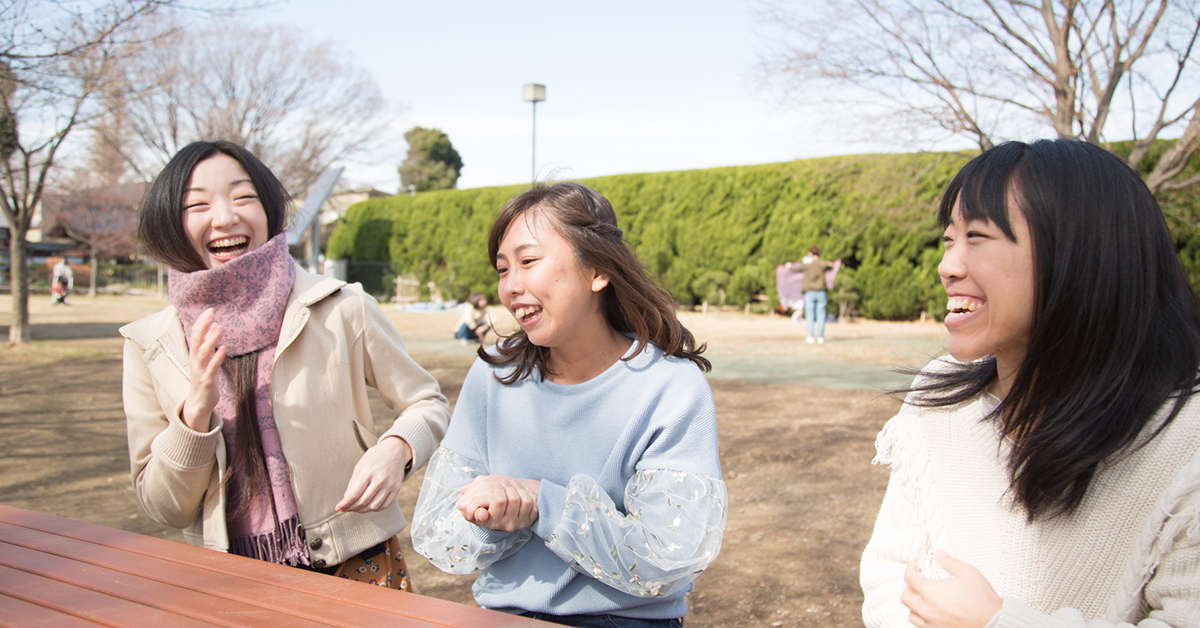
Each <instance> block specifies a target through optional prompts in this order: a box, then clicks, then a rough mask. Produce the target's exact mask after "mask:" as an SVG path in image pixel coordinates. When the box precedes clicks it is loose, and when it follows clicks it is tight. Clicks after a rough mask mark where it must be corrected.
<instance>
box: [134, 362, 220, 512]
mask: <svg viewBox="0 0 1200 628" xmlns="http://www.w3.org/2000/svg"><path fill="white" fill-rule="evenodd" d="M144 356H145V352H144V351H143V350H142V349H141V348H140V347H139V346H138V345H137V343H135V342H134V341H132V340H126V341H125V354H124V362H123V370H124V373H123V377H122V383H121V387H122V400H123V403H124V406H125V418H126V430H127V436H128V440H129V463H130V476H131V478H132V479H133V488H134V491H135V492H136V494H137V498H138V502H139V503H141V505H142V509H144V510H145V511H146V514H147V515H148V516H149V517H150V518H151V519H153V520H155V521H157V522H159V523H161V524H163V525H167V526H170V527H172V528H178V529H183V528H186V527H187V526H189V525H191V523H192V522H194V521H195V520H196V519H197V517H199V516H200V511H201V507H202V505H203V503H204V495H205V491H206V490H207V489H208V486H209V483H210V481H211V479H212V476H213V474H214V473H216V472H217V446H218V444H219V443H220V435H221V426H220V424H219V423H218V424H217V425H216V426H215V427H213V429H212V430H210V431H208V432H196V431H194V430H192V429H191V428H189V427H187V426H186V425H184V423H183V421H182V420H181V419H180V416H179V415H180V410H181V409H182V408H183V402H182V400H181V401H180V402H179V403H178V404H176V405H175V406H174V407H172V408H163V407H162V406H161V404H160V402H159V397H158V395H157V394H156V392H155V387H154V381H153V379H152V378H151V375H150V369H149V367H148V366H147V364H146V363H145V361H144Z"/></svg>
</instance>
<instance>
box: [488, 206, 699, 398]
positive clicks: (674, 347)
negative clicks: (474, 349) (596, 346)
mask: <svg viewBox="0 0 1200 628" xmlns="http://www.w3.org/2000/svg"><path fill="white" fill-rule="evenodd" d="M532 211H540V212H542V215H544V216H545V217H546V218H547V220H548V221H549V223H550V224H551V225H552V226H553V227H554V230H555V231H557V232H558V234H559V235H561V236H562V237H563V239H565V240H566V241H567V242H569V243H570V244H571V248H572V249H573V250H574V252H575V259H576V260H577V261H578V262H579V264H581V265H583V266H589V267H591V268H594V269H596V271H598V272H600V273H603V274H607V275H608V277H609V280H608V285H607V286H605V288H604V290H603V291H602V292H601V296H602V297H603V299H604V301H603V309H604V319H605V321H607V322H608V324H609V325H610V326H612V328H613V329H615V330H617V331H619V332H624V333H631V334H633V335H634V337H635V338H636V342H637V348H636V349H635V350H634V352H633V353H632V354H631V355H630V356H629V358H627V359H632V358H633V357H634V356H636V355H637V354H639V353H641V352H642V350H644V349H645V348H646V346H645V345H646V343H647V342H653V343H654V344H656V345H658V347H659V348H660V349H662V351H663V353H665V354H666V355H671V356H676V357H680V358H684V359H687V360H691V361H692V363H694V364H695V365H696V366H698V367H699V368H700V369H701V370H703V371H706V372H707V371H709V370H711V368H712V365H710V364H709V362H708V360H707V359H705V358H703V357H701V355H700V354H701V353H703V352H704V349H705V345H700V346H696V339H695V337H693V336H692V332H690V331H688V329H687V328H686V327H684V326H683V324H682V323H680V322H679V318H678V317H677V316H675V302H674V300H672V299H671V295H670V294H668V293H667V291H666V290H664V289H663V288H662V286H659V285H658V284H657V283H655V282H654V280H653V279H651V278H650V275H649V274H648V273H647V272H646V269H645V267H644V266H643V265H642V262H641V261H640V260H639V259H638V258H637V256H636V255H634V254H633V251H631V250H630V249H629V247H628V246H626V244H625V237H624V236H625V234H624V232H622V231H621V229H620V228H619V227H617V214H616V212H615V211H613V207H612V204H611V203H609V202H608V199H606V198H604V197H603V196H601V195H600V193H598V192H596V191H595V190H593V189H591V188H589V187H587V186H585V185H580V184H578V183H556V184H554V185H547V184H545V183H536V184H534V186H533V187H532V188H531V189H529V190H527V191H525V192H522V193H521V194H518V195H517V196H515V197H513V198H512V200H510V201H509V202H508V204H506V205H505V206H504V209H502V210H500V214H499V215H498V216H497V217H496V222H495V223H493V224H492V231H491V233H490V234H489V235H488V257H489V258H490V259H491V261H492V267H493V268H495V266H496V255H497V254H498V253H499V252H500V242H501V241H502V240H503V239H504V234H505V232H507V231H508V227H509V225H511V224H512V222H513V221H514V220H516V219H518V218H519V217H522V216H525V215H526V214H527V213H528V212H532ZM496 352H497V353H496V355H492V354H490V353H488V352H487V350H485V349H484V348H483V347H480V348H479V357H480V358H481V359H483V361H484V362H487V363H488V364H491V365H493V366H506V367H513V368H512V371H511V372H510V373H509V374H508V375H507V376H505V377H500V376H499V374H497V375H496V377H497V379H498V380H499V381H501V382H503V383H505V384H512V383H514V382H516V381H518V380H520V379H524V378H525V377H528V376H529V374H530V373H532V372H533V368H534V367H535V366H536V367H537V369H538V371H539V372H540V373H541V374H542V376H543V377H545V375H546V374H547V373H551V372H552V371H550V365H549V359H550V350H549V349H548V348H546V347H539V346H537V345H535V344H533V343H532V342H531V341H530V340H529V337H528V336H527V335H526V334H525V331H524V330H520V331H518V332H516V333H515V334H513V335H512V336H510V337H508V338H505V339H502V340H501V342H500V343H498V344H497V346H496Z"/></svg>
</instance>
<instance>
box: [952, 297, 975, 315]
mask: <svg viewBox="0 0 1200 628" xmlns="http://www.w3.org/2000/svg"><path fill="white" fill-rule="evenodd" d="M946 308H947V309H948V310H950V311H951V312H961V311H965V312H974V311H975V310H978V309H979V303H977V302H975V301H974V300H972V299H964V298H960V297H955V298H951V299H950V300H949V301H947V302H946Z"/></svg>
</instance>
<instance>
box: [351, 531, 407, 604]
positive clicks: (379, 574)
mask: <svg viewBox="0 0 1200 628" xmlns="http://www.w3.org/2000/svg"><path fill="white" fill-rule="evenodd" d="M380 547H382V548H383V549H382V551H379V548H380ZM333 576H334V577H336V578H346V579H348V580H354V581H355V582H365V583H367V584H373V585H375V586H378V587H387V588H389V589H395V590H397V591H406V592H408V593H412V582H410V581H409V579H408V565H407V564H405V562H404V554H402V553H400V539H398V538H396V537H392V538H390V539H388V540H387V541H384V542H383V543H380V544H379V545H377V546H375V547H373V548H371V549H369V550H367V551H365V552H363V553H361V554H359V555H358V556H355V557H353V558H350V559H348V560H347V561H346V562H344V563H342V564H340V565H338V566H337V567H336V568H335V571H334V572H333Z"/></svg>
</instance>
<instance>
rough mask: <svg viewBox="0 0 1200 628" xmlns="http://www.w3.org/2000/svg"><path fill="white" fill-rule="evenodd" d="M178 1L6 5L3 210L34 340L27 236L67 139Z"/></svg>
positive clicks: (13, 336) (0, 30) (17, 337)
mask: <svg viewBox="0 0 1200 628" xmlns="http://www.w3.org/2000/svg"><path fill="white" fill-rule="evenodd" d="M170 2H171V0H100V1H97V2H72V1H70V0H9V1H7V2H4V3H2V4H0V213H3V216H4V218H5V220H6V221H7V222H8V225H9V229H10V236H11V238H10V242H11V244H10V246H9V249H10V251H9V256H10V268H11V269H12V284H11V285H12V298H13V321H12V325H11V326H10V327H9V340H10V341H12V342H15V343H21V342H26V341H28V340H29V282H28V272H27V268H26V258H25V237H26V234H27V233H28V231H29V227H30V223H31V221H32V219H33V215H34V212H35V210H36V209H37V207H38V205H39V204H40V203H41V199H42V193H43V191H44V189H45V186H46V182H47V175H48V174H49V173H50V171H51V169H52V168H53V166H54V164H55V162H56V160H57V157H58V151H59V149H60V148H61V147H62V145H63V142H64V141H65V140H66V139H67V137H68V136H69V135H70V134H71V133H72V132H73V131H75V130H76V129H77V128H78V127H80V126H81V125H82V124H84V123H85V122H86V120H87V119H88V117H89V115H90V111H89V109H88V105H89V104H90V102H91V99H92V97H93V95H94V94H95V93H96V92H97V90H98V89H99V87H100V84H101V81H100V77H102V76H103V75H104V73H105V71H106V69H107V67H109V65H110V64H111V62H112V60H113V58H114V56H115V55H116V54H117V53H118V52H119V49H120V48H121V47H122V46H123V45H125V44H127V43H128V39H127V37H128V35H129V34H130V32H131V27H132V26H133V25H134V24H135V23H136V22H137V21H139V20H141V19H143V18H145V17H146V16H149V15H151V14H153V13H154V12H156V11H158V10H159V9H160V8H162V7H163V6H165V5H167V4H169V3H170Z"/></svg>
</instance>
